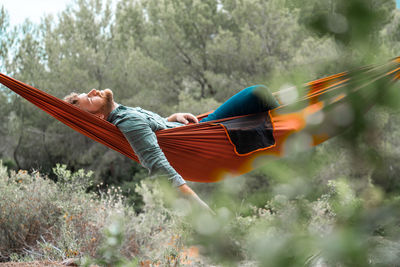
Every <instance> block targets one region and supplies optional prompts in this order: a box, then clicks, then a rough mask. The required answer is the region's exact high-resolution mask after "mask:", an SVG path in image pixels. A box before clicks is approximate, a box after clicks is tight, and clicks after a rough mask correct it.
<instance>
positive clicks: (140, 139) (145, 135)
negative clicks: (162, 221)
mask: <svg viewBox="0 0 400 267" xmlns="http://www.w3.org/2000/svg"><path fill="white" fill-rule="evenodd" d="M107 121H109V122H111V123H112V124H114V125H116V126H117V127H118V128H119V129H120V130H121V132H122V133H123V134H124V135H125V137H126V139H127V140H128V141H129V143H130V145H131V146H132V148H133V151H134V152H135V153H136V155H137V156H138V157H139V161H140V163H141V164H142V165H143V166H144V167H146V168H147V169H148V170H149V173H150V175H154V174H162V175H167V176H168V179H169V180H170V181H171V182H172V184H173V185H174V186H181V185H183V184H185V180H183V178H182V176H180V175H179V173H177V172H176V171H175V169H174V168H173V167H172V166H171V165H170V164H169V162H168V160H167V158H166V157H165V155H164V153H163V152H162V150H161V148H160V146H159V145H158V142H157V136H156V135H155V133H154V132H156V131H158V130H162V129H167V128H174V127H178V126H183V125H184V124H181V123H178V122H169V121H167V119H165V118H162V117H161V116H160V115H158V114H156V113H154V112H151V111H148V110H144V109H142V108H139V107H136V108H131V107H126V106H123V105H119V106H118V107H117V108H116V109H114V110H113V111H112V112H111V113H110V115H108V118H107Z"/></svg>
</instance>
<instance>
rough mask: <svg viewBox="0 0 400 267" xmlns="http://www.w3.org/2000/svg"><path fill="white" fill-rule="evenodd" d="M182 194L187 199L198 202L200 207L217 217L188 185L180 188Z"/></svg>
mask: <svg viewBox="0 0 400 267" xmlns="http://www.w3.org/2000/svg"><path fill="white" fill-rule="evenodd" d="M178 189H179V191H180V192H181V194H182V195H183V196H185V197H187V198H188V199H189V200H191V201H194V202H196V203H197V204H198V205H200V207H202V208H203V209H205V210H207V211H208V212H210V213H211V214H212V215H216V214H215V212H214V211H213V210H212V209H211V208H210V207H209V206H208V205H207V204H206V203H205V202H204V201H203V200H201V199H200V198H199V196H198V195H197V194H196V193H195V192H194V191H193V190H192V189H191V188H190V187H189V186H188V185H187V184H183V185H181V186H179V187H178Z"/></svg>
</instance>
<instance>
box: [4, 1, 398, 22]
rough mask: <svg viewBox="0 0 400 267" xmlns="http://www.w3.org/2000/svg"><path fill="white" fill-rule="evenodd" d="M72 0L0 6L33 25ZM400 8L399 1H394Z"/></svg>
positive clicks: (63, 7) (13, 18)
mask: <svg viewBox="0 0 400 267" xmlns="http://www.w3.org/2000/svg"><path fill="white" fill-rule="evenodd" d="M72 2H73V0H0V6H4V7H5V9H6V10H7V12H8V14H9V15H10V24H11V25H13V26H15V25H18V24H21V23H22V22H23V21H24V20H25V19H26V18H29V19H30V20H31V21H32V22H34V23H39V22H40V18H41V17H43V15H45V14H53V15H54V16H56V15H57V14H58V13H59V12H61V11H62V10H64V9H65V7H66V6H67V5H68V4H70V3H72ZM396 4H397V7H398V8H399V7H400V0H396Z"/></svg>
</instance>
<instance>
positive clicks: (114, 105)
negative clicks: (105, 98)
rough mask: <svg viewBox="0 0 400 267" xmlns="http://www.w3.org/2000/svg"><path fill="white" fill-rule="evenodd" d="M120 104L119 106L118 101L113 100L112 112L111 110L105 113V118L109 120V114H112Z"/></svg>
mask: <svg viewBox="0 0 400 267" xmlns="http://www.w3.org/2000/svg"><path fill="white" fill-rule="evenodd" d="M118 106H119V105H118V103H115V102H114V101H113V103H112V106H111V110H110V112H109V113H108V114H103V116H104V119H105V120H107V118H108V116H109V115H110V113H111V112H112V111H113V110H114V109H116V108H117V107H118Z"/></svg>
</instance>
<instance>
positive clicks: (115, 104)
mask: <svg viewBox="0 0 400 267" xmlns="http://www.w3.org/2000/svg"><path fill="white" fill-rule="evenodd" d="M118 106H119V105H118V103H115V102H114V101H113V103H112V108H111V111H113V110H114V109H116V108H117V107H118Z"/></svg>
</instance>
